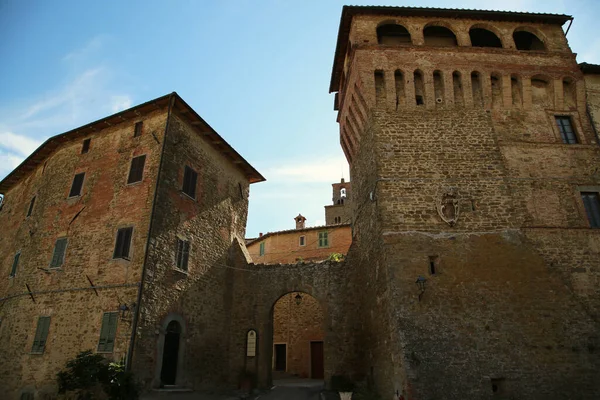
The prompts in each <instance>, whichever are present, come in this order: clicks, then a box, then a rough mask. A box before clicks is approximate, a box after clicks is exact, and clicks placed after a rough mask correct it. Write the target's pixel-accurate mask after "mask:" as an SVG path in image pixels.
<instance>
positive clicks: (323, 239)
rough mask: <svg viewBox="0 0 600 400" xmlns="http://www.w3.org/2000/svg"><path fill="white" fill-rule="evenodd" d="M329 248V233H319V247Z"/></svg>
mask: <svg viewBox="0 0 600 400" xmlns="http://www.w3.org/2000/svg"><path fill="white" fill-rule="evenodd" d="M327 246H329V239H328V237H327V232H319V247H327Z"/></svg>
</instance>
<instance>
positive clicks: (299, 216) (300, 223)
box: [294, 214, 306, 229]
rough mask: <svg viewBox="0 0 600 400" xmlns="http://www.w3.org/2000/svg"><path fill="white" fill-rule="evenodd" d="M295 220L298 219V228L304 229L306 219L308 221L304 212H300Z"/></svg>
mask: <svg viewBox="0 0 600 400" xmlns="http://www.w3.org/2000/svg"><path fill="white" fill-rule="evenodd" d="M294 220H295V221H296V229H304V221H306V218H304V217H303V216H302V214H298V216H297V217H296V218H294Z"/></svg>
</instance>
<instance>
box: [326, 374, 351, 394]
mask: <svg viewBox="0 0 600 400" xmlns="http://www.w3.org/2000/svg"><path fill="white" fill-rule="evenodd" d="M331 389H332V390H335V391H336V392H338V393H339V394H340V400H350V399H352V392H353V391H354V383H353V382H352V381H351V380H350V379H349V378H348V377H347V376H344V375H333V376H332V377H331Z"/></svg>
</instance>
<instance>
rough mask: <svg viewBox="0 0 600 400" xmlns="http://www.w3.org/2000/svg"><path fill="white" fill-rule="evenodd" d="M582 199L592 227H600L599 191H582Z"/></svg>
mask: <svg viewBox="0 0 600 400" xmlns="http://www.w3.org/2000/svg"><path fill="white" fill-rule="evenodd" d="M581 200H583V205H584V206H585V212H586V214H587V217H588V221H589V223H590V227H591V228H600V195H599V194H598V192H581Z"/></svg>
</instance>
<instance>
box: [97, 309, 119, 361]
mask: <svg viewBox="0 0 600 400" xmlns="http://www.w3.org/2000/svg"><path fill="white" fill-rule="evenodd" d="M118 319H119V313H118V312H106V313H104V315H103V316H102V326H101V327H100V339H99V340H98V352H103V353H112V351H113V348H114V347H115V336H116V334H117V321H118Z"/></svg>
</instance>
